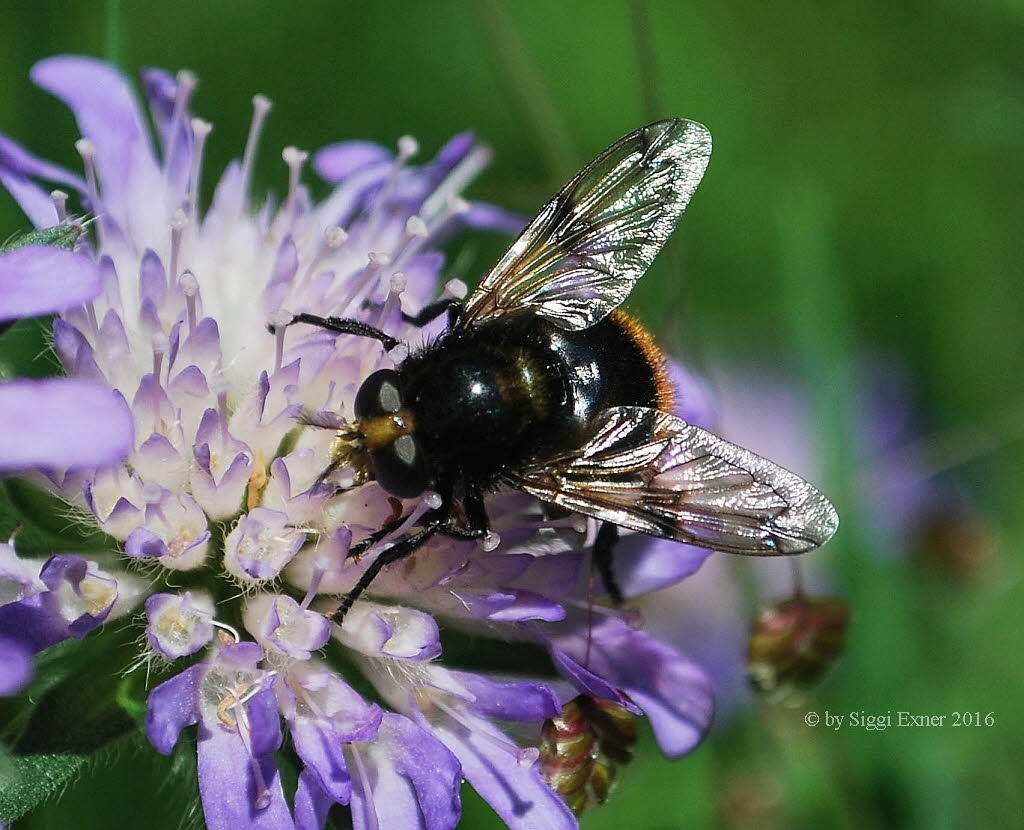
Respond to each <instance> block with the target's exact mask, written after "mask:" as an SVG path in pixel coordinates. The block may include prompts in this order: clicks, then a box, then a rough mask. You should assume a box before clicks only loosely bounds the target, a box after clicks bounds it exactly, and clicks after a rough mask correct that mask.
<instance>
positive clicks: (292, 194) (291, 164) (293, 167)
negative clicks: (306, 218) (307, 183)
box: [278, 147, 309, 224]
mask: <svg viewBox="0 0 1024 830" xmlns="http://www.w3.org/2000/svg"><path fill="white" fill-rule="evenodd" d="M281 158H283V159H284V162H285V164H287V165H288V196H287V198H286V199H285V202H284V206H283V207H282V208H281V213H280V214H279V217H278V218H279V219H280V220H281V221H283V222H284V223H286V224H290V223H291V221H292V215H293V213H294V211H295V200H296V199H297V198H298V194H299V178H300V177H301V175H302V165H303V164H305V163H306V159H308V158H309V153H307V152H305V151H304V150H300V149H299V148H298V147H285V148H284V150H282V151H281Z"/></svg>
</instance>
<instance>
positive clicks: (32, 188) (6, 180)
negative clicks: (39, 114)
mask: <svg viewBox="0 0 1024 830" xmlns="http://www.w3.org/2000/svg"><path fill="white" fill-rule="evenodd" d="M37 178H39V179H45V180H47V181H51V182H57V183H58V184H63V185H66V186H67V187H69V188H71V189H72V190H77V191H78V192H79V193H82V192H84V191H85V182H83V181H82V179H80V178H79V177H78V176H76V175H74V174H73V173H70V172H69V171H67V170H65V169H64V168H63V167H58V166H57V165H56V164H51V163H50V162H48V161H44V160H43V159H40V158H37V157H36V156H33V155H32V154H31V153H29V152H28V151H27V150H26V149H25V148H24V147H22V146H21V145H19V144H17V143H16V142H14V141H12V140H11V139H9V138H7V136H5V135H0V182H2V183H3V185H4V187H6V188H7V189H8V190H9V191H10V193H11V195H12V196H13V197H14V199H15V201H17V203H18V204H19V205H20V206H21V209H22V210H23V211H25V215H26V216H28V218H29V219H31V220H32V224H33V225H35V226H36V227H37V228H47V227H50V226H51V225H53V224H54V223H55V222H56V221H57V212H56V209H55V208H54V204H53V200H52V199H51V198H50V194H49V192H48V191H46V190H45V189H43V188H42V187H40V186H39V185H37V184H36V183H35V182H34V181H33V179H37Z"/></svg>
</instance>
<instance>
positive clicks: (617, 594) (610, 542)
mask: <svg viewBox="0 0 1024 830" xmlns="http://www.w3.org/2000/svg"><path fill="white" fill-rule="evenodd" d="M618 541H619V528H618V527H617V526H616V525H613V524H612V523H611V522H601V527H599V528H598V530H597V538H595V539H594V549H593V551H592V553H591V557H592V560H593V562H594V567H595V568H597V572H598V573H599V574H600V575H601V583H602V584H603V585H604V589H605V591H607V592H608V597H609V598H610V599H611V601H612V602H613V603H615V604H616V605H622V599H623V597H622V590H621V589H620V588H619V585H618V583H617V582H616V581H615V571H614V569H613V566H614V564H615V560H614V553H615V544H616V542H618Z"/></svg>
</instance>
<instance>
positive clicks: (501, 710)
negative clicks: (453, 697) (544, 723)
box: [448, 671, 562, 721]
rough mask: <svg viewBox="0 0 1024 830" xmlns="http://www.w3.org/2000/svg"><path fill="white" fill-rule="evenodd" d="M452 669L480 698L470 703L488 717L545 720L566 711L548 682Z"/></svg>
mask: <svg viewBox="0 0 1024 830" xmlns="http://www.w3.org/2000/svg"><path fill="white" fill-rule="evenodd" d="M448 673H449V674H450V675H451V676H452V678H453V679H454V680H455V681H456V682H457V683H458V684H459V685H461V686H462V688H463V689H464V690H465V691H467V692H469V693H470V694H471V695H473V697H474V698H476V700H474V701H473V702H472V703H471V704H470V705H471V706H472V707H473V709H475V710H476V711H477V712H479V713H480V714H481V715H485V716H486V717H490V718H500V719H501V720H519V721H541V720H544V719H545V718H552V717H555V716H557V715H558V714H559V713H560V712H561V711H562V704H561V701H560V700H559V698H558V695H557V694H555V690H554V689H552V688H551V687H550V686H548V685H547V684H546V683H525V682H510V683H504V682H502V681H500V680H495V679H493V678H490V677H485V676H483V675H479V674H473V673H471V672H463V671H451V672H448Z"/></svg>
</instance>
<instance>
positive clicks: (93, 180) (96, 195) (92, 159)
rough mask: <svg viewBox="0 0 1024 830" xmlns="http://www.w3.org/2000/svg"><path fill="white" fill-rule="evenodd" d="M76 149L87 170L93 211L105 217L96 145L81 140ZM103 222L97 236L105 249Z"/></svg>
mask: <svg viewBox="0 0 1024 830" xmlns="http://www.w3.org/2000/svg"><path fill="white" fill-rule="evenodd" d="M75 149H76V150H77V151H78V155H80V156H81V157H82V166H83V167H84V168H85V194H86V196H87V197H88V199H89V202H90V203H91V204H92V209H93V210H94V211H95V212H96V214H97V216H102V215H103V209H102V204H103V203H102V202H101V201H100V186H99V179H98V177H97V176H96V145H95V144H93V143H92V142H91V141H90V140H89V139H88V138H80V139H78V141H76V142H75ZM103 224H104V223H103V222H98V223H97V226H98V227H97V235H98V236H99V242H100V247H103V241H104V240H103V230H104V228H103Z"/></svg>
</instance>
